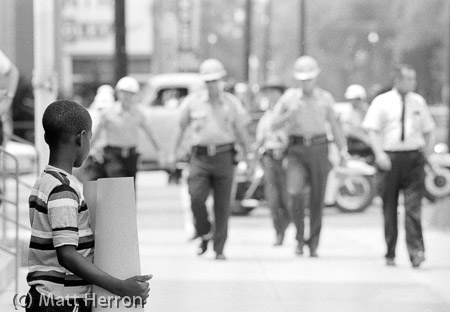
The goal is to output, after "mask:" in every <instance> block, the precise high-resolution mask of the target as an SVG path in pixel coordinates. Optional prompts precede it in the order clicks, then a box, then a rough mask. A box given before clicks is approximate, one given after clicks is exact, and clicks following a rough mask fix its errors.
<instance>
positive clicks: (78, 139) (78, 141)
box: [75, 130, 86, 146]
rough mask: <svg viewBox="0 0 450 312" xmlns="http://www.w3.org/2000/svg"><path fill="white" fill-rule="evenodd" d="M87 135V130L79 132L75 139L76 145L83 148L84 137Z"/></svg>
mask: <svg viewBox="0 0 450 312" xmlns="http://www.w3.org/2000/svg"><path fill="white" fill-rule="evenodd" d="M85 135H86V130H81V132H79V133H78V134H77V135H76V137H75V143H76V144H77V145H78V146H81V142H82V140H83V136H85Z"/></svg>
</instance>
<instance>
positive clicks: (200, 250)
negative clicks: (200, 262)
mask: <svg viewBox="0 0 450 312" xmlns="http://www.w3.org/2000/svg"><path fill="white" fill-rule="evenodd" d="M208 242H209V239H204V238H202V241H201V242H200V246H198V251H197V255H199V256H201V255H203V254H204V253H205V252H206V251H207V250H208Z"/></svg>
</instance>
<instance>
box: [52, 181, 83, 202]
mask: <svg viewBox="0 0 450 312" xmlns="http://www.w3.org/2000/svg"><path fill="white" fill-rule="evenodd" d="M66 192H68V193H71V194H74V196H75V198H77V199H78V194H77V192H76V191H75V190H74V189H73V187H71V186H70V185H65V184H63V185H58V186H57V187H55V188H54V189H53V190H52V192H51V193H50V195H49V198H50V197H53V196H55V197H56V198H62V197H65V196H67V195H66V194H65V193H66Z"/></svg>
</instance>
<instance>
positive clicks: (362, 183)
mask: <svg viewBox="0 0 450 312" xmlns="http://www.w3.org/2000/svg"><path fill="white" fill-rule="evenodd" d="M374 196H375V179H374V177H372V176H364V175H363V176H358V175H352V176H348V177H346V178H344V179H342V180H341V181H340V183H339V187H338V190H337V194H336V208H337V209H339V210H340V211H342V212H345V213H355V212H362V211H364V210H365V209H366V208H367V207H369V206H370V204H371V203H372V200H373V198H374Z"/></svg>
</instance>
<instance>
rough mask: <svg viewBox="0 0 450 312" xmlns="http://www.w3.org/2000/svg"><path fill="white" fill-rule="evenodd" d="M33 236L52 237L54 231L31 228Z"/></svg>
mask: <svg viewBox="0 0 450 312" xmlns="http://www.w3.org/2000/svg"><path fill="white" fill-rule="evenodd" d="M31 236H35V237H39V238H52V237H53V233H52V232H51V231H41V230H37V229H31Z"/></svg>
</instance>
